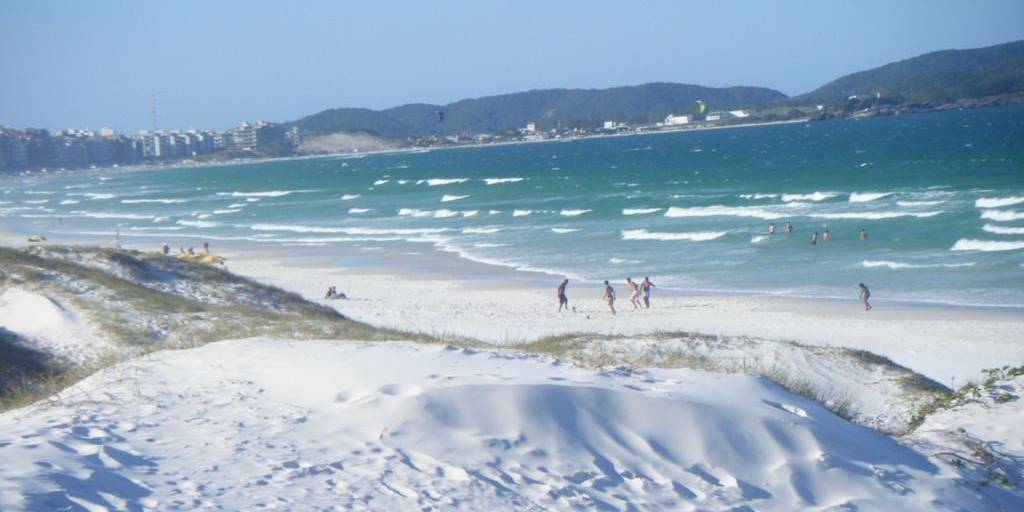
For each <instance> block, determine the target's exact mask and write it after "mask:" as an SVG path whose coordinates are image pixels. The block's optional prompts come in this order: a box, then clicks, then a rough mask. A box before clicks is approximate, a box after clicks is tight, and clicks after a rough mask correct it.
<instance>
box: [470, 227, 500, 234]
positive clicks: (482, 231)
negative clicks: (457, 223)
mask: <svg viewBox="0 0 1024 512" xmlns="http://www.w3.org/2000/svg"><path fill="white" fill-rule="evenodd" d="M498 231H501V228H465V229H463V230H462V232H463V233H465V234H467V235H490V234H492V233H497V232H498Z"/></svg>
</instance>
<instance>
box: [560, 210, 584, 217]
mask: <svg viewBox="0 0 1024 512" xmlns="http://www.w3.org/2000/svg"><path fill="white" fill-rule="evenodd" d="M589 211H590V210H562V211H561V212H560V214H561V215H562V216H563V217H577V216H580V215H583V214H584V213H587V212H589Z"/></svg>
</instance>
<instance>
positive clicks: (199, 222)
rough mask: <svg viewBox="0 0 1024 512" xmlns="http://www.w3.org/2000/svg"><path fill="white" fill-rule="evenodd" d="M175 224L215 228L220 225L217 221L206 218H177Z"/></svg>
mask: <svg viewBox="0 0 1024 512" xmlns="http://www.w3.org/2000/svg"><path fill="white" fill-rule="evenodd" d="M177 224H181V225H182V226H189V227H193V228H215V227H217V226H220V223H219V222H211V221H207V220H179V221H178V222H177Z"/></svg>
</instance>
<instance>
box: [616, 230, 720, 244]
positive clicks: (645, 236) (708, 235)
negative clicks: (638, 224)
mask: <svg viewBox="0 0 1024 512" xmlns="http://www.w3.org/2000/svg"><path fill="white" fill-rule="evenodd" d="M725 234H726V232H725V231H694V232H690V233H661V232H657V231H647V230H646V229H628V230H623V231H622V239H623V240H660V241H673V240H689V241H691V242H704V241H707V240H714V239H716V238H721V237H723V236H725Z"/></svg>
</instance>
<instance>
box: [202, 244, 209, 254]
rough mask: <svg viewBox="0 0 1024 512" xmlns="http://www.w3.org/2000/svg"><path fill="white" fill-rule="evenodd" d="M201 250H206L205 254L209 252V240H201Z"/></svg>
mask: <svg viewBox="0 0 1024 512" xmlns="http://www.w3.org/2000/svg"><path fill="white" fill-rule="evenodd" d="M203 250H204V251H206V254H210V243H209V242H203Z"/></svg>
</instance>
